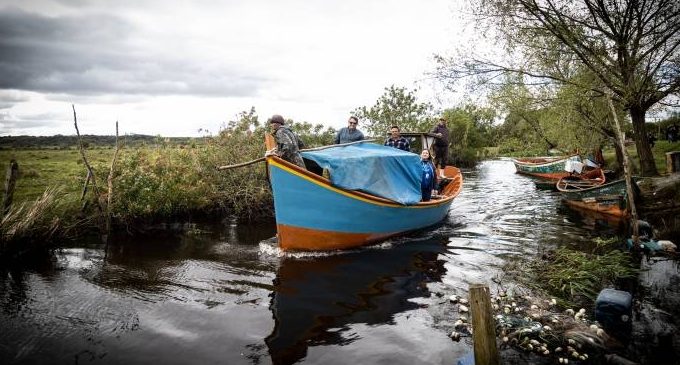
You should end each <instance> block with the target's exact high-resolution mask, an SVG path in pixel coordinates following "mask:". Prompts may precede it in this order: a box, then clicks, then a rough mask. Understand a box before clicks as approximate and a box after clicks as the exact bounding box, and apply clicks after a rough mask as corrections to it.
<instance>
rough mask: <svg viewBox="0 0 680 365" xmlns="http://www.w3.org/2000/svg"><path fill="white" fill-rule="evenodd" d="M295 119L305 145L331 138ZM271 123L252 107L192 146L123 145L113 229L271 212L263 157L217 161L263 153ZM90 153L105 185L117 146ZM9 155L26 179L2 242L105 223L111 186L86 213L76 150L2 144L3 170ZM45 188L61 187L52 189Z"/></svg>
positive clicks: (73, 233)
mask: <svg viewBox="0 0 680 365" xmlns="http://www.w3.org/2000/svg"><path fill="white" fill-rule="evenodd" d="M287 123H288V122H287ZM290 124H291V128H292V129H293V130H294V131H295V132H296V133H297V134H298V135H300V136H301V137H302V138H303V140H304V141H305V143H306V147H315V146H319V145H325V144H330V143H331V141H332V138H333V137H334V134H335V132H334V130H333V129H325V130H324V129H323V127H322V126H321V125H317V126H313V125H311V124H309V123H290ZM268 128H269V126H268V125H260V123H259V122H258V121H257V117H256V116H254V114H252V112H251V113H250V114H244V115H242V116H241V118H240V119H239V120H238V121H235V122H230V123H229V125H227V126H225V127H224V128H223V129H222V130H220V132H219V133H218V135H216V136H207V137H204V138H198V139H194V140H192V143H191V144H188V145H182V144H181V145H178V144H169V143H164V142H163V140H162V139H159V140H158V141H157V142H158V143H154V144H148V145H141V146H137V147H134V148H129V147H125V146H123V148H122V149H121V151H120V154H119V156H118V162H117V164H116V165H115V166H114V170H113V180H112V186H113V189H112V192H111V193H112V196H111V198H112V199H111V202H112V203H111V207H110V208H111V213H112V223H113V225H114V227H116V226H118V227H119V228H120V227H126V228H133V229H130V230H129V231H131V232H134V231H137V230H135V229H134V228H136V227H140V228H143V227H144V226H145V225H147V224H155V223H161V222H171V221H177V220H187V219H195V218H199V219H202V218H205V217H207V218H216V219H222V218H224V217H225V216H232V217H235V218H236V219H238V220H240V221H254V220H258V219H261V218H269V217H271V216H273V204H272V202H273V198H272V194H271V189H270V186H269V181H268V178H267V173H266V167H265V164H264V163H259V164H255V165H251V166H247V167H244V168H238V169H231V170H225V171H219V170H217V166H222V165H229V164H235V163H240V162H244V161H249V160H253V159H257V158H259V157H262V156H263V154H264V152H265V147H264V136H265V133H268V132H269V130H268ZM85 153H86V155H87V158H88V161H89V162H90V164H91V166H92V168H93V170H94V173H95V176H96V178H97V185H98V186H100V187H106V186H107V184H106V180H107V176H108V173H109V169H110V165H111V159H112V157H113V154H114V150H113V149H112V148H107V147H97V148H87V149H86V151H85ZM11 159H16V160H17V161H18V163H19V170H20V174H21V175H20V176H21V177H20V178H19V179H18V181H17V186H16V192H15V195H14V202H15V206H14V207H13V208H12V210H11V211H10V214H8V215H7V216H5V218H4V219H3V223H2V228H1V229H2V235H3V236H2V240H3V245H5V246H8V245H9V244H8V243H7V242H13V243H12V245H14V242H23V241H30V240H33V241H36V242H37V241H40V242H43V241H44V242H45V243H47V242H48V241H50V240H51V239H53V238H55V237H78V236H80V235H82V234H84V233H86V232H93V231H94V232H96V230H97V229H100V227H99V225H98V223H97V222H98V219H97V217H98V214H99V213H98V212H97V211H95V209H94V207H95V206H96V204H95V201H96V200H97V199H99V201H102V202H106V201H107V198H108V196H107V194H108V193H109V192H108V191H106V190H107V189H106V188H104V190H103V191H102V192H101V196H100V197H94V196H93V194H92V191H91V190H90V191H89V192H88V194H87V195H86V200H87V201H88V203H89V204H86V205H85V206H86V209H85V210H84V211H81V207H82V206H83V202H81V201H79V198H80V196H81V191H82V189H83V185H84V183H85V179H86V173H87V170H86V168H85V165H84V164H83V161H82V158H81V157H80V154H79V151H78V150H77V149H75V148H72V149H49V150H46V149H32V150H0V168H3V169H6V168H7V166H8V165H9V161H10V160H11ZM47 186H57V187H58V189H57V188H49V189H47V190H46V187H47ZM114 229H115V228H114ZM5 246H3V247H5Z"/></svg>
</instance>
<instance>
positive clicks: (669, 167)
mask: <svg viewBox="0 0 680 365" xmlns="http://www.w3.org/2000/svg"><path fill="white" fill-rule="evenodd" d="M666 172H668V174H669V175H670V174H674V173H676V172H680V152H678V151H673V152H666Z"/></svg>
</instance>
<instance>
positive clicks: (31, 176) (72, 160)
mask: <svg viewBox="0 0 680 365" xmlns="http://www.w3.org/2000/svg"><path fill="white" fill-rule="evenodd" d="M113 151H114V150H113V149H111V148H103V149H88V150H87V151H86V154H87V155H86V156H87V158H88V161H90V164H91V165H92V167H93V169H94V170H95V174H96V175H97V178H98V179H97V180H98V182H101V183H104V182H105V181H106V177H107V176H108V173H109V172H108V169H109V166H110V163H111V158H112V157H113ZM121 152H123V153H124V150H123V151H121ZM12 159H15V160H16V161H17V162H18V164H19V174H20V175H19V179H18V180H17V186H16V190H15V192H14V201H15V202H21V201H24V200H33V199H35V198H37V197H38V196H40V195H41V194H42V193H43V192H44V191H45V189H46V188H47V187H48V186H59V187H61V188H62V189H63V191H64V192H73V193H80V191H81V189H82V187H83V183H84V182H85V176H86V175H87V169H86V168H85V164H83V160H82V158H81V156H80V152H79V151H78V150H75V149H70V150H43V149H40V150H37V149H36V150H30V149H26V150H0V167H1V168H2V173H3V177H4V174H5V171H7V167H8V166H9V163H10V161H11V160H12Z"/></svg>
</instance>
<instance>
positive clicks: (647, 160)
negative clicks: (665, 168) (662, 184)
mask: <svg viewBox="0 0 680 365" xmlns="http://www.w3.org/2000/svg"><path fill="white" fill-rule="evenodd" d="M645 112H646V110H643V109H642V108H641V107H635V106H634V107H631V108H630V119H631V120H632V121H633V131H634V132H635V147H636V148H637V153H638V158H639V159H640V169H641V170H642V171H641V173H642V176H658V175H659V172H658V171H657V170H656V164H655V163H654V155H653V154H652V148H651V147H650V146H649V141H648V140H647V130H646V128H645Z"/></svg>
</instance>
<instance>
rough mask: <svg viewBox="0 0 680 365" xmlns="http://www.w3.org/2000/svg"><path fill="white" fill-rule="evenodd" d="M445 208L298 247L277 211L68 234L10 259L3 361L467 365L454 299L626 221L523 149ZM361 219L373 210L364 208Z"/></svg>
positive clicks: (3, 302)
mask: <svg viewBox="0 0 680 365" xmlns="http://www.w3.org/2000/svg"><path fill="white" fill-rule="evenodd" d="M464 177H465V179H466V180H465V187H464V190H463V192H462V193H461V195H460V196H459V197H458V198H457V199H456V201H455V202H454V204H453V206H452V209H451V212H450V214H449V216H448V218H447V219H446V221H445V222H442V223H441V224H440V225H438V226H436V227H431V228H430V229H427V230H424V231H420V232H415V233H412V234H410V235H409V236H407V237H402V238H398V239H393V240H390V241H388V242H385V243H383V244H380V245H377V246H372V247H367V248H363V249H359V250H353V251H347V252H341V253H324V254H286V255H283V254H282V253H281V252H280V251H278V249H276V248H275V247H274V243H273V239H272V237H273V236H274V234H275V232H274V226H273V223H267V224H263V225H260V226H238V225H236V224H225V225H222V226H221V227H198V228H196V229H194V230H192V231H191V232H190V233H189V234H187V235H184V236H182V237H172V238H167V237H166V238H162V237H159V238H155V239H143V240H137V241H134V242H120V243H117V244H115V245H111V246H110V247H109V248H108V249H104V247H103V246H100V245H94V246H86V247H73V248H66V249H61V250H59V251H57V252H55V253H54V254H51V255H49V256H48V257H44V258H42V259H31V261H30V262H27V263H17V264H16V265H13V266H16V267H21V269H18V268H12V267H9V268H4V269H0V307H1V308H0V359H2V363H41V364H49V363H79V364H82V363H97V364H121V363H124V364H138V363H160V364H186V363H197V364H201V363H220V364H271V363H274V364H292V363H308V364H351V363H355V364H376V363H386V364H387V363H389V364H420V363H427V364H452V363H455V362H456V360H457V359H458V358H460V357H462V356H464V355H465V354H466V353H468V352H469V351H470V350H471V340H470V339H469V338H467V339H464V340H463V341H461V342H453V341H451V340H450V339H449V338H448V336H447V335H448V333H450V332H451V329H452V327H453V321H454V318H453V317H452V312H453V305H452V304H450V303H448V301H447V297H448V296H449V295H452V294H458V295H465V294H466V293H467V288H468V286H469V285H470V284H471V283H480V282H481V283H487V284H489V285H491V286H493V287H495V286H496V285H497V283H496V282H494V281H497V280H498V279H499V278H501V276H500V274H501V270H500V269H501V267H502V266H503V264H504V263H505V262H506V261H508V260H523V259H526V258H527V257H532V256H535V255H537V254H539V253H540V252H541V251H542V250H543V249H545V248H552V247H556V246H558V245H585V244H588V242H589V240H590V238H591V237H593V236H595V235H598V236H601V235H613V234H616V225H615V224H614V225H612V224H611V223H609V224H607V222H602V221H599V220H597V219H594V218H591V217H584V216H581V215H580V214H578V213H574V212H571V211H569V210H568V209H566V208H564V207H562V206H561V204H560V202H559V198H558V195H557V193H552V192H547V191H540V190H537V189H536V188H535V187H534V184H533V182H532V180H531V179H529V178H527V177H524V176H521V175H517V174H515V173H514V167H513V165H512V164H511V163H510V162H508V161H488V162H485V163H483V164H482V165H481V166H479V168H477V169H476V170H473V171H468V172H466V173H465V175H464ZM357 219H361V217H357Z"/></svg>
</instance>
